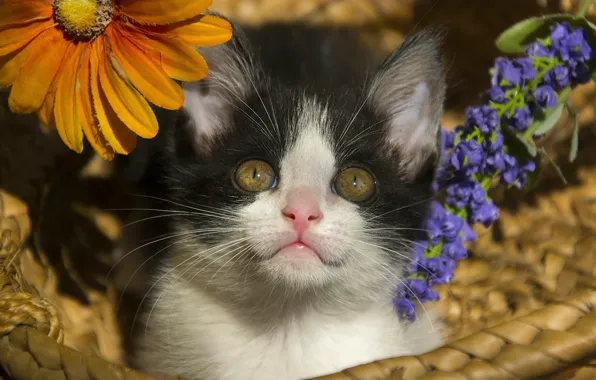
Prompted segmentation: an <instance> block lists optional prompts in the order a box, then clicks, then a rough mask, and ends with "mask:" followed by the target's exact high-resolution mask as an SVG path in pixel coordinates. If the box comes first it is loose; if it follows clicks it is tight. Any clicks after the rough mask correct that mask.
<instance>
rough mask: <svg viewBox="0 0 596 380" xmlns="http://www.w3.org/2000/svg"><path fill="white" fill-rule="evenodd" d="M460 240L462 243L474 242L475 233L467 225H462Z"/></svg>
mask: <svg viewBox="0 0 596 380" xmlns="http://www.w3.org/2000/svg"><path fill="white" fill-rule="evenodd" d="M461 238H462V240H463V241H476V238H477V236H476V233H475V232H474V230H473V229H472V227H470V225H469V224H468V223H464V226H463V228H462V229H461Z"/></svg>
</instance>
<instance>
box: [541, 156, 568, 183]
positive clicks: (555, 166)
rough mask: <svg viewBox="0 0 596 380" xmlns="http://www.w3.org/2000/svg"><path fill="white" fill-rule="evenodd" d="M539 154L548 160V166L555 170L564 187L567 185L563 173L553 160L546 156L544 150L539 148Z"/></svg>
mask: <svg viewBox="0 0 596 380" xmlns="http://www.w3.org/2000/svg"><path fill="white" fill-rule="evenodd" d="M540 153H541V154H542V155H543V156H545V157H546V158H548V160H549V161H550V164H551V165H552V166H553V167H554V168H555V170H556V172H557V174H558V175H559V178H561V181H563V183H564V184H565V185H567V180H566V179H565V176H564V175H563V171H562V170H561V168H560V167H559V165H557V163H556V162H555V160H553V159H552V158H551V156H549V155H548V153H547V152H546V150H544V148H540Z"/></svg>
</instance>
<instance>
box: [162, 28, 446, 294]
mask: <svg viewBox="0 0 596 380" xmlns="http://www.w3.org/2000/svg"><path fill="white" fill-rule="evenodd" d="M243 44H245V42H243V41H242V38H241V37H236V39H235V40H234V41H233V42H232V43H230V44H229V45H228V46H224V47H218V48H211V50H206V51H205V52H202V53H203V54H204V55H205V56H206V58H207V61H208V62H209V65H210V69H211V73H210V76H209V78H208V79H207V80H206V81H204V82H202V83H200V84H190V85H188V86H187V87H186V88H185V92H186V104H185V113H184V115H183V119H182V120H181V121H180V122H179V125H178V126H177V129H176V133H175V136H174V138H173V140H172V143H171V149H170V159H171V162H172V166H171V167H172V168H173V170H171V172H170V173H169V184H170V188H171V194H170V195H171V198H172V199H173V200H174V201H176V202H178V203H180V204H185V205H188V206H191V207H194V208H195V209H196V211H197V213H196V215H191V214H188V215H183V216H177V217H176V222H175V226H176V229H177V230H178V232H180V234H181V236H184V237H183V238H181V239H180V244H179V247H182V248H179V249H177V250H175V251H174V255H177V256H179V259H178V261H179V262H182V263H184V265H185V266H187V267H188V271H187V272H188V274H189V275H190V276H191V277H193V275H194V278H196V279H197V280H198V281H201V279H203V278H206V279H207V280H209V283H210V284H213V285H215V286H221V287H225V286H228V287H229V286H230V284H233V283H238V282H244V284H245V287H251V286H256V285H258V286H259V287H262V286H265V287H272V288H273V287H277V288H279V289H285V290H284V291H286V292H287V291H288V290H291V291H298V292H299V291H303V290H309V289H310V290H315V291H316V289H320V288H324V287H330V286H331V287H332V286H339V287H356V288H360V289H372V288H374V287H375V286H378V287H380V288H383V287H385V288H386V289H390V288H391V287H392V286H393V285H394V284H396V283H397V281H398V280H397V279H396V276H398V275H399V273H400V270H402V269H403V267H404V265H405V264H407V262H408V261H409V258H410V257H411V242H412V241H413V240H414V239H416V238H417V236H418V234H419V233H420V231H419V230H418V228H419V226H420V224H421V221H422V218H423V216H424V213H425V212H426V206H427V203H428V200H429V198H430V197H431V195H432V194H431V189H430V184H431V180H432V176H433V172H434V168H435V164H436V161H437V157H438V152H437V149H438V146H439V141H438V138H439V137H438V136H440V134H439V129H438V128H439V120H440V116H441V108H442V101H443V96H444V81H443V77H442V67H441V64H440V60H439V59H438V53H437V52H436V49H435V48H436V46H435V43H434V40H433V39H431V38H430V37H429V36H425V35H422V36H418V37H414V38H413V39H412V40H410V41H408V42H406V43H405V44H404V45H402V51H401V53H400V51H399V50H398V52H396V54H394V55H393V56H392V57H390V58H388V60H387V61H386V62H385V63H384V65H383V66H381V68H380V69H379V71H378V73H377V74H376V75H375V76H373V80H372V81H371V82H370V83H363V84H362V87H360V88H355V89H352V90H350V91H348V90H346V89H341V90H340V89H327V90H326V91H325V92H320V91H315V90H313V89H312V88H310V87H304V88H296V87H294V86H287V85H284V84H283V82H280V81H276V80H275V79H273V78H269V77H267V73H266V72H263V70H261V69H260V68H259V67H260V66H259V64H258V63H257V62H256V61H255V60H254V59H253V57H252V56H251V55H250V54H249V53H246V51H247V49H248V48H247V47H246V45H243ZM412 65H414V66H415V67H412ZM389 81H391V83H393V85H391V83H389ZM392 98H393V99H394V100H392ZM189 132H190V133H189ZM189 136H191V138H190V139H189ZM193 231H194V232H193ZM205 275H206V276H205Z"/></svg>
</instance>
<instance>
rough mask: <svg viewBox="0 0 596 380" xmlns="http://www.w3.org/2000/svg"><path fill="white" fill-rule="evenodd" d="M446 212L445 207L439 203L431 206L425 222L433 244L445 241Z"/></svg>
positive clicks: (425, 227)
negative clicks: (444, 224)
mask: <svg viewBox="0 0 596 380" xmlns="http://www.w3.org/2000/svg"><path fill="white" fill-rule="evenodd" d="M446 212H447V210H445V208H443V205H442V204H441V203H439V202H437V201H433V202H432V203H431V204H430V208H429V212H428V215H427V217H426V220H425V221H424V229H425V230H426V231H427V234H428V237H429V238H430V241H431V243H432V244H438V243H440V242H441V240H442V239H443V223H444V221H445V219H446V217H447V216H446Z"/></svg>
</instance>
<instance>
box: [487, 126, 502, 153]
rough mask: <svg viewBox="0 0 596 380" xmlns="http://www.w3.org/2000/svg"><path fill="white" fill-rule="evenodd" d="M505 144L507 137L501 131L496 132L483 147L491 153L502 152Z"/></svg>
mask: <svg viewBox="0 0 596 380" xmlns="http://www.w3.org/2000/svg"><path fill="white" fill-rule="evenodd" d="M504 142H505V137H504V136H503V134H502V133H501V131H495V132H494V133H493V134H492V135H491V136H490V138H488V139H485V140H484V141H483V142H482V147H483V148H484V150H486V151H487V152H489V153H495V152H500V151H502V150H503V144H504Z"/></svg>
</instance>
